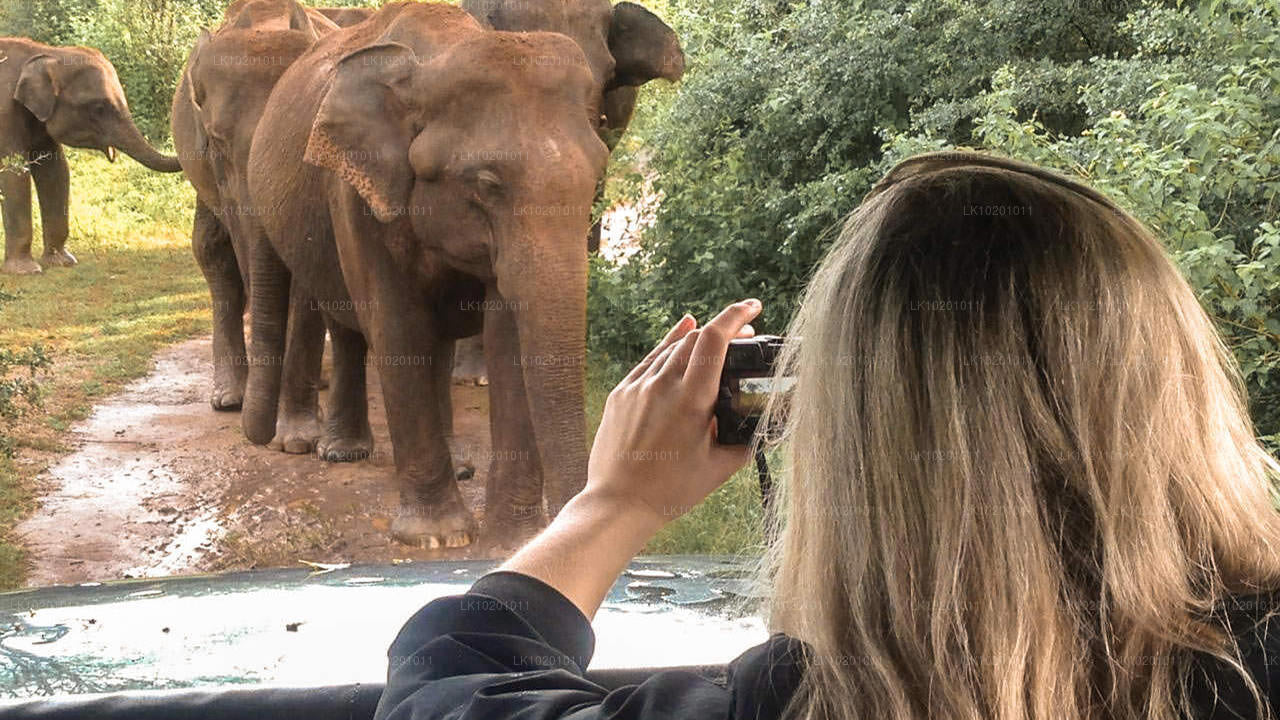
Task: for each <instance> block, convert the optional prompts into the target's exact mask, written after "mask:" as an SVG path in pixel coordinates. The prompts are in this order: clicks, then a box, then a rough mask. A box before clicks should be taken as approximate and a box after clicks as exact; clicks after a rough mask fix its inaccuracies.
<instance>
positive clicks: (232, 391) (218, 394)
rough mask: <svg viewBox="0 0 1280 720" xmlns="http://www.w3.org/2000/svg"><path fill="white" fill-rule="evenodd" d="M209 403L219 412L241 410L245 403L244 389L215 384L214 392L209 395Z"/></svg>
mask: <svg viewBox="0 0 1280 720" xmlns="http://www.w3.org/2000/svg"><path fill="white" fill-rule="evenodd" d="M209 404H210V405H212V406H213V409H214V410H217V411H218V412H227V411H230V410H239V409H240V406H241V405H243V404H244V389H242V388H236V387H224V386H221V385H217V384H215V385H214V386H213V394H212V395H210V396H209Z"/></svg>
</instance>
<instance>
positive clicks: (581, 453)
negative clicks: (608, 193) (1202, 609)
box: [497, 218, 588, 515]
mask: <svg viewBox="0 0 1280 720" xmlns="http://www.w3.org/2000/svg"><path fill="white" fill-rule="evenodd" d="M556 224H558V225H560V224H562V225H563V226H564V227H560V228H557V229H556V233H555V237H546V235H547V228H538V229H535V230H534V231H533V232H530V228H520V229H519V231H518V232H517V233H516V237H518V238H521V240H522V241H521V242H519V243H513V244H511V245H509V246H508V247H505V248H502V249H500V250H499V252H498V267H497V269H498V291H499V293H500V294H501V295H502V297H503V299H504V300H505V301H506V302H507V303H509V306H510V307H513V308H515V309H516V325H517V329H518V335H519V342H520V358H519V362H520V365H521V367H522V371H523V375H524V386H525V390H526V394H527V397H528V402H529V414H530V419H531V420H532V425H533V428H534V433H535V438H534V440H535V443H536V447H537V450H538V455H539V456H540V458H541V460H542V469H543V481H544V485H543V488H544V492H545V496H546V499H547V504H548V507H549V509H550V511H551V513H552V515H555V514H556V513H558V512H559V511H560V509H561V508H563V507H564V505H565V503H567V502H568V501H569V499H570V498H572V497H573V496H574V495H576V494H577V493H578V491H580V490H581V489H582V488H583V486H584V485H585V484H586V481H587V440H586V416H585V409H584V393H585V391H586V350H587V340H586V338H587V314H586V305H587V247H586V243H584V242H583V241H582V236H583V235H584V234H585V233H586V231H587V229H588V228H587V223H586V221H585V218H578V219H577V221H570V222H563V223H556ZM539 235H541V236H543V239H544V240H550V241H551V242H545V243H544V242H539V241H534V240H529V238H536V237H538V236H539Z"/></svg>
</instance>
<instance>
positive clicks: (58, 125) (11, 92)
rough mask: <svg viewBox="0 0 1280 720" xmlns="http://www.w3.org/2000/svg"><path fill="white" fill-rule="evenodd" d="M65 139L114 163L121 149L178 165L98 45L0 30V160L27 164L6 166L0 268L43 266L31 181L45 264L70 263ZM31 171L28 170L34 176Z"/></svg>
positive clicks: (163, 166) (151, 162) (1, 180)
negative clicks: (143, 128)
mask: <svg viewBox="0 0 1280 720" xmlns="http://www.w3.org/2000/svg"><path fill="white" fill-rule="evenodd" d="M63 145H70V146H72V147H79V148H92V149H94V150H101V151H102V152H103V153H105V154H106V156H107V157H108V158H109V159H111V160H112V161H113V162H114V161H115V158H116V151H117V150H120V151H122V152H124V153H125V154H127V155H129V156H130V157H132V158H134V159H135V160H137V161H138V162H140V163H142V164H143V165H145V166H146V167H148V168H150V169H152V170H156V171H158V172H167V173H173V172H179V171H180V170H182V167H181V166H180V165H179V164H178V159H177V158H176V157H171V156H169V155H164V154H161V153H160V152H159V151H157V150H156V149H155V148H154V147H152V146H151V144H150V143H148V142H147V140H146V138H144V137H143V136H142V133H141V132H139V131H138V128H137V126H136V125H134V123H133V116H132V114H131V113H130V112H129V104H128V102H126V100H125V95H124V88H122V87H121V86H120V79H119V77H118V76H117V75H116V70H115V67H113V66H112V65H111V63H110V61H108V60H107V58H106V57H105V56H103V54H102V53H101V52H99V51H97V50H94V49H92V48H84V47H54V46H50V45H45V44H42V43H38V42H35V41H34V40H30V39H27V38H13V37H0V159H12V158H14V157H15V156H16V158H17V160H18V161H19V162H20V163H21V164H22V165H23V166H25V167H26V168H27V169H26V170H23V169H21V168H9V169H7V170H6V169H0V195H2V196H3V203H2V204H0V208H2V209H3V215H4V235H5V259H4V264H3V266H0V272H5V273H11V274H18V275H28V274H34V273H38V272H41V271H42V267H41V264H40V263H38V262H36V261H35V259H34V258H32V257H31V243H32V225H31V181H32V180H34V181H35V186H36V192H37V193H38V195H39V199H40V216H41V219H42V222H43V228H44V255H43V256H42V258H41V261H42V262H43V263H44V265H46V266H58V267H70V266H72V265H75V264H76V259H75V257H74V256H73V255H72V254H71V253H70V252H68V251H67V234H68V218H67V206H68V202H69V200H70V191H71V188H70V185H71V176H70V171H69V170H68V168H67V157H66V154H65V153H64V152H63V150H62V146H63ZM28 175H29V177H28Z"/></svg>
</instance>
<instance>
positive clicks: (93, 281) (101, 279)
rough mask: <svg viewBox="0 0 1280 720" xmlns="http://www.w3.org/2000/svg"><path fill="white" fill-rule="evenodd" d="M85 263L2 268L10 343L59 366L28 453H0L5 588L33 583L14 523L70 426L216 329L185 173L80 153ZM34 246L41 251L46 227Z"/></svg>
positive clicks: (1, 337)
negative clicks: (23, 270) (39, 349)
mask: <svg viewBox="0 0 1280 720" xmlns="http://www.w3.org/2000/svg"><path fill="white" fill-rule="evenodd" d="M70 160H71V200H72V208H71V238H70V240H69V241H68V243H67V248H68V249H69V250H70V251H71V253H72V254H74V255H75V256H76V258H77V259H78V260H79V261H80V264H79V265H78V266H76V267H74V268H70V269H62V268H49V269H47V270H46V272H45V273H44V274H43V275H35V276H29V277H13V276H0V289H3V290H4V292H6V293H8V294H10V295H15V296H17V297H16V299H14V300H10V301H8V302H5V303H3V304H0V347H6V348H23V347H27V346H30V345H32V344H36V343H39V344H41V345H44V346H45V347H46V348H48V351H49V354H50V355H51V356H52V357H53V361H54V365H53V367H52V368H50V369H49V371H48V373H47V374H46V375H45V377H44V388H45V399H44V403H43V407H41V408H40V409H38V410H33V411H31V412H29V413H28V414H27V415H26V416H25V417H23V418H21V419H20V420H18V422H17V423H15V424H14V426H13V427H8V428H5V433H6V434H8V435H9V436H10V437H12V438H13V440H14V442H15V445H16V446H17V448H18V458H17V460H9V459H5V458H2V457H0V588H13V587H17V586H19V585H21V584H22V580H23V576H24V575H25V571H26V562H25V557H24V555H23V552H22V549H21V547H20V546H19V545H17V544H16V543H15V542H14V540H15V539H14V538H13V537H12V532H13V528H14V527H15V526H16V525H17V523H19V522H20V521H21V520H22V519H23V518H24V517H26V516H27V515H28V514H29V513H30V512H31V511H32V510H33V509H34V508H35V502H36V498H35V497H34V493H33V481H34V479H35V477H36V476H37V475H38V474H39V473H40V472H41V471H42V470H43V469H44V468H45V467H46V466H47V465H48V464H49V462H51V461H52V460H53V459H55V458H56V456H57V454H58V453H60V452H62V451H64V450H65V449H66V448H65V443H64V435H63V434H64V433H65V432H66V431H67V430H68V429H69V428H70V426H71V424H72V423H74V422H75V421H76V420H79V419H82V418H84V417H86V416H87V415H88V414H89V412H90V411H91V410H92V407H93V404H94V401H95V400H98V399H100V398H102V397H105V396H107V395H110V394H112V393H114V392H116V391H118V390H119V389H120V388H121V387H123V386H124V385H125V384H126V383H127V382H129V381H130V380H133V379H135V378H137V377H140V376H142V375H145V374H146V373H147V372H148V371H149V369H150V367H151V359H152V357H153V356H154V354H155V352H156V351H157V350H159V349H160V348H162V347H164V346H166V345H169V344H171V343H174V342H177V341H179V340H183V339H185V338H189V337H192V336H195V335H199V334H202V333H206V332H209V313H208V306H209V295H208V290H207V288H206V286H205V284H204V279H203V277H202V276H201V275H200V270H199V268H198V267H197V266H196V263H195V259H194V257H193V256H192V254H191V246H190V240H189V237H190V226H191V216H192V212H193V206H194V205H193V204H194V193H193V191H192V190H191V187H190V185H188V184H187V182H186V180H185V179H184V178H183V177H182V175H180V174H179V175H162V174H160V173H155V172H152V171H150V170H147V169H146V168H144V167H142V166H140V165H138V164H137V163H134V162H133V161H132V160H128V159H121V160H119V161H118V162H116V163H115V164H112V163H110V162H108V161H107V160H106V158H104V157H102V156H101V155H98V154H95V153H88V152H78V151H72V152H71V153H70ZM36 236H37V241H36V244H37V247H36V248H35V250H34V254H35V255H36V257H37V258H38V257H39V255H40V252H41V248H40V247H39V243H40V241H39V230H38V228H37V233H36Z"/></svg>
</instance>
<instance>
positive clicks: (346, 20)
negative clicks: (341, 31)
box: [316, 7, 373, 27]
mask: <svg viewBox="0 0 1280 720" xmlns="http://www.w3.org/2000/svg"><path fill="white" fill-rule="evenodd" d="M316 10H318V11H319V12H320V13H322V14H323V15H324V16H325V17H327V18H329V19H330V20H332V21H333V22H334V24H336V25H337V26H338V27H351V26H352V25H355V24H356V23H362V22H364V21H365V20H367V19H369V16H370V15H372V14H373V9H372V8H358V7H354V8H353V7H322V8H316Z"/></svg>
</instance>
